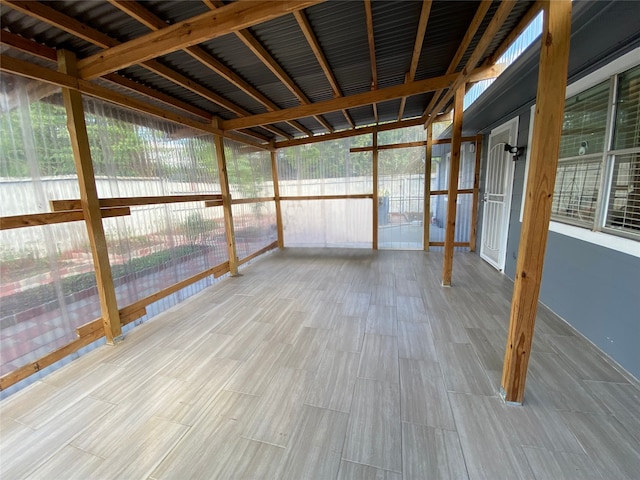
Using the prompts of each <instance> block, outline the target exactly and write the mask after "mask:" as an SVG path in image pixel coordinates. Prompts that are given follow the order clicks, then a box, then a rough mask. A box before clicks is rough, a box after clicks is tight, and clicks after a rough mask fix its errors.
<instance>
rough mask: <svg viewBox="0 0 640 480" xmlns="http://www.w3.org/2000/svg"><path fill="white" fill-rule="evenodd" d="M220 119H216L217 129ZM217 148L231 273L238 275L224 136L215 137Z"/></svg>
mask: <svg viewBox="0 0 640 480" xmlns="http://www.w3.org/2000/svg"><path fill="white" fill-rule="evenodd" d="M218 124H219V119H217V118H216V119H214V126H215V127H216V128H217V127H218ZM213 139H214V143H215V146H216V158H217V160H218V176H219V177H220V191H221V193H222V208H223V210H224V229H225V232H226V234H227V249H228V251H229V273H231V275H232V276H235V275H238V252H237V249H236V233H235V230H234V229H233V207H232V205H231V192H230V190H229V177H228V176H227V160H226V158H225V154H224V138H223V137H222V135H214V136H213Z"/></svg>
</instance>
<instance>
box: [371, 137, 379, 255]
mask: <svg viewBox="0 0 640 480" xmlns="http://www.w3.org/2000/svg"><path fill="white" fill-rule="evenodd" d="M372 137H373V153H372V157H373V158H372V160H371V161H372V174H371V176H372V177H373V222H372V225H373V249H374V250H378V130H377V129H374V130H373V133H372Z"/></svg>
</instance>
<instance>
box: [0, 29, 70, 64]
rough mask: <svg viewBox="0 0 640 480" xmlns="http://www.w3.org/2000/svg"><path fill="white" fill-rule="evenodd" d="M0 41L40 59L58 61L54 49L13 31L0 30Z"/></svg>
mask: <svg viewBox="0 0 640 480" xmlns="http://www.w3.org/2000/svg"><path fill="white" fill-rule="evenodd" d="M0 43H1V44H2V45H6V46H8V47H11V48H14V49H16V50H19V51H21V52H24V53H28V54H30V55H33V56H34V57H37V58H40V59H41V60H48V61H50V62H57V61H58V54H57V53H56V51H55V49H53V48H51V47H47V46H46V45H41V44H39V43H36V42H34V41H33V40H29V39H27V38H24V37H21V36H20V35H16V34H15V33H11V32H7V31H6V30H0Z"/></svg>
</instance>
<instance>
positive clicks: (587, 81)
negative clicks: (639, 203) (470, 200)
mask: <svg viewBox="0 0 640 480" xmlns="http://www.w3.org/2000/svg"><path fill="white" fill-rule="evenodd" d="M639 58H640V48H636V49H634V50H632V51H631V52H629V53H627V54H625V55H622V56H621V57H618V58H617V59H616V60H614V61H612V62H611V63H609V64H607V65H605V66H604V67H602V68H600V69H598V70H596V71H595V72H593V73H590V74H589V75H587V76H585V77H583V78H581V79H580V80H578V81H576V82H574V83H572V84H571V85H569V86H567V91H566V96H565V98H569V97H573V96H574V95H577V94H578V93H580V92H582V91H584V90H587V89H589V88H591V87H593V86H595V85H597V84H599V83H602V82H604V81H606V80H608V79H610V78H611V77H613V76H614V75H618V74H620V73H623V72H625V71H627V70H629V69H631V68H633V67H636V66H638V65H639V64H640V63H639V62H638V59H639ZM535 107H536V106H535V105H533V106H532V107H531V112H530V119H531V120H530V122H529V138H528V143H527V144H528V145H531V142H532V139H533V121H534V113H535ZM608 128H611V125H608ZM530 155H531V149H530V148H527V149H526V165H525V175H524V187H523V190H524V191H523V195H522V205H521V207H520V223H522V216H523V214H524V202H525V199H526V195H525V192H526V188H527V179H528V177H529V162H530ZM602 194H603V195H607V196H608V191H607V192H605V191H602ZM549 231H551V232H555V233H559V234H561V235H566V236H568V237H572V238H575V239H577V240H582V241H584V242H589V243H593V244H595V245H599V246H601V247H605V248H609V249H612V250H615V251H618V252H621V253H625V254H628V255H632V256H634V257H638V258H640V241H638V240H634V239H631V238H626V237H622V236H618V235H614V234H612V233H609V232H608V231H607V229H606V228H603V231H593V230H589V229H588V228H584V227H578V226H574V225H570V224H567V223H561V222H557V221H554V220H551V222H550V224H549Z"/></svg>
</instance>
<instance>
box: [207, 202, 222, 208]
mask: <svg viewBox="0 0 640 480" xmlns="http://www.w3.org/2000/svg"><path fill="white" fill-rule="evenodd" d="M223 205H224V202H223V201H222V200H205V201H204V206H205V208H210V207H221V206H223Z"/></svg>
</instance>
